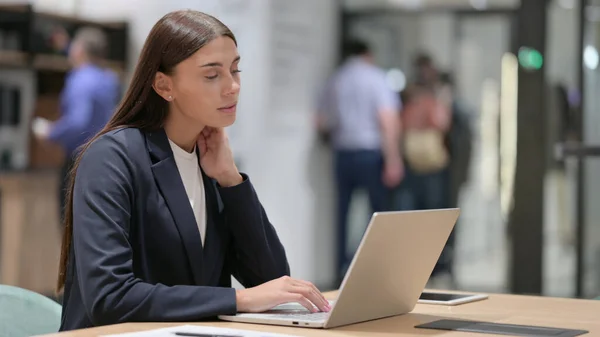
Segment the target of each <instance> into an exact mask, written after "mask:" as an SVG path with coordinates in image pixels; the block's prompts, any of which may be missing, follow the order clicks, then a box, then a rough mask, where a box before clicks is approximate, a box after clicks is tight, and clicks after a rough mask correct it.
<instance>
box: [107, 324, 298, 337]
mask: <svg viewBox="0 0 600 337" xmlns="http://www.w3.org/2000/svg"><path fill="white" fill-rule="evenodd" d="M175 332H185V333H192V334H198V335H200V336H203V337H204V335H205V336H206V337H297V336H292V335H283V334H274V333H268V332H260V331H252V330H238V329H226V328H215V327H209V326H196V325H180V326H175V327H170V328H163V329H155V330H147V331H139V332H130V333H123V334H116V335H104V336H101V337H178V336H177V335H176V334H175Z"/></svg>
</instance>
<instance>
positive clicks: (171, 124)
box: [164, 112, 204, 152]
mask: <svg viewBox="0 0 600 337" xmlns="http://www.w3.org/2000/svg"><path fill="white" fill-rule="evenodd" d="M164 129H165V132H166V134H167V137H169V139H170V140H171V141H172V142H173V143H175V144H176V145H177V146H179V147H180V148H182V149H184V150H185V151H187V152H192V151H194V148H195V147H196V142H197V141H198V136H199V135H200V132H202V129H204V127H203V126H198V125H197V124H196V123H193V122H190V121H188V120H185V118H184V116H183V115H182V114H180V113H173V112H170V113H169V117H167V120H166V122H165V126H164Z"/></svg>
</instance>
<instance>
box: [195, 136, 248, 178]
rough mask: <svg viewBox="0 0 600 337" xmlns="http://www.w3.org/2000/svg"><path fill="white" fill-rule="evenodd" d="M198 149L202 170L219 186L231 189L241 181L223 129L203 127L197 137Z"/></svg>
mask: <svg viewBox="0 0 600 337" xmlns="http://www.w3.org/2000/svg"><path fill="white" fill-rule="evenodd" d="M198 149H200V165H201V166H202V169H203V170H204V172H205V173H206V174H207V175H208V176H209V177H211V178H213V179H216V180H217V182H218V183H219V185H221V186H223V187H231V186H235V185H237V184H239V183H241V182H242V181H243V178H242V176H241V175H240V172H239V171H238V169H237V167H236V166H235V161H234V160H233V153H232V152H231V148H230V147H229V140H228V138H227V134H226V133H225V130H224V129H223V128H212V127H205V128H204V130H202V132H201V133H200V136H199V137H198Z"/></svg>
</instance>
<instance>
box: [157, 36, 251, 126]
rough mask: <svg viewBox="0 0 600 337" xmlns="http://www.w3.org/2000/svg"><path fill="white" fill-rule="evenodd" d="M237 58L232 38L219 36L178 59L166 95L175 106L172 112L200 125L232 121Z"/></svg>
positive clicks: (237, 76)
mask: <svg viewBox="0 0 600 337" xmlns="http://www.w3.org/2000/svg"><path fill="white" fill-rule="evenodd" d="M239 61H240V56H239V54H238V52H237V47H236V45H235V43H234V42H233V40H232V39H230V38H229V37H219V38H217V39H215V40H213V41H211V42H209V43H208V44H206V45H205V46H204V47H202V48H200V50H198V51H197V52H196V53H194V54H193V55H192V56H190V57H189V58H187V59H186V60H184V61H183V62H181V63H179V64H178V65H177V66H176V67H175V69H174V71H173V74H172V76H170V84H171V85H170V93H169V94H168V95H169V96H170V103H171V104H172V105H173V108H175V109H171V112H172V113H173V112H175V113H181V114H183V115H185V117H186V118H185V119H187V120H190V121H192V122H198V123H199V124H200V125H202V126H210V127H226V126H229V125H231V124H233V122H234V121H235V117H236V106H237V102H238V96H239V93H240V75H239V72H240V70H239V68H238V66H239V65H238V63H239ZM163 97H164V96H163ZM173 110H175V111H173Z"/></svg>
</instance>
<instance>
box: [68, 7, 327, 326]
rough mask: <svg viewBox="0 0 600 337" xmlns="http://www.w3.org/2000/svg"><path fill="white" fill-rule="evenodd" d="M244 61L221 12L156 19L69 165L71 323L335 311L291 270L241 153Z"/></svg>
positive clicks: (178, 13) (188, 12)
mask: <svg viewBox="0 0 600 337" xmlns="http://www.w3.org/2000/svg"><path fill="white" fill-rule="evenodd" d="M240 72H241V70H240V55H239V53H238V49H237V41H236V39H235V36H234V35H233V33H232V32H231V31H230V30H229V28H228V27H226V26H225V25H224V24H223V23H222V22H220V21H219V20H217V19H216V18H214V17H212V16H210V15H207V14H204V13H201V12H197V11H192V10H181V11H175V12H171V13H168V14H166V15H165V16H163V17H162V18H161V19H160V20H159V21H158V22H157V23H156V24H155V25H154V27H153V28H152V29H151V31H150V33H149V35H148V37H147V39H146V42H145V43H144V46H143V48H142V52H141V54H140V57H139V61H138V64H137V66H136V69H135V72H134V73H133V76H132V79H131V84H130V86H129V88H128V89H127V92H126V94H125V96H124V98H123V100H122V102H121V103H120V105H119V107H118V108H117V110H116V112H115V114H114V115H113V116H112V118H111V119H110V120H109V122H108V123H107V125H106V126H105V127H104V128H103V129H102V130H101V131H100V132H99V133H97V135H96V136H94V137H93V138H92V139H91V140H90V141H88V142H87V143H86V144H85V145H84V146H83V147H82V149H81V151H78V152H79V153H78V156H77V159H76V161H75V164H74V169H73V170H72V173H71V175H70V177H69V178H70V179H69V185H68V186H69V188H68V193H67V204H66V205H67V207H66V211H65V231H64V235H63V246H62V251H61V259H60V271H59V279H58V289H59V291H60V290H64V302H63V307H62V308H63V312H62V322H61V327H60V330H61V331H65V330H73V329H81V328H88V327H92V326H99V325H108V324H117V323H124V322H174V321H180V322H194V321H200V320H203V319H214V318H216V317H217V316H218V315H227V314H236V313H238V312H261V311H266V310H269V309H271V308H273V307H275V306H277V305H279V304H283V303H288V302H299V303H300V304H302V305H303V306H304V307H306V309H307V310H310V311H311V312H317V311H329V310H330V307H329V303H328V302H327V300H325V298H324V297H323V295H322V294H321V293H320V291H319V290H318V289H317V288H316V287H315V286H314V285H313V284H311V283H309V282H307V281H304V280H298V279H293V278H291V277H289V274H290V267H289V264H288V261H287V257H286V253H285V249H284V247H283V245H282V244H281V241H280V240H279V237H278V235H277V232H276V230H275V228H274V227H273V225H272V224H271V223H270V221H269V218H268V216H267V213H266V212H265V209H264V208H263V206H262V204H261V202H260V200H259V198H258V195H257V193H256V191H255V189H254V187H253V184H252V182H251V181H250V179H249V177H248V176H247V175H245V174H243V173H241V172H239V171H238V168H237V166H236V164H235V162H234V159H233V158H234V156H233V153H232V150H231V148H230V146H229V141H228V139H227V135H226V133H225V130H224V128H225V127H228V126H230V125H232V124H233V123H234V122H235V120H236V116H237V104H238V98H239V93H240V88H241V87H240V80H241V78H240ZM307 244H310V243H309V242H307ZM232 276H234V277H235V278H236V279H237V280H238V281H239V282H240V283H241V284H242V285H243V286H244V288H243V289H235V288H233V287H232V284H231V278H232Z"/></svg>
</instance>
